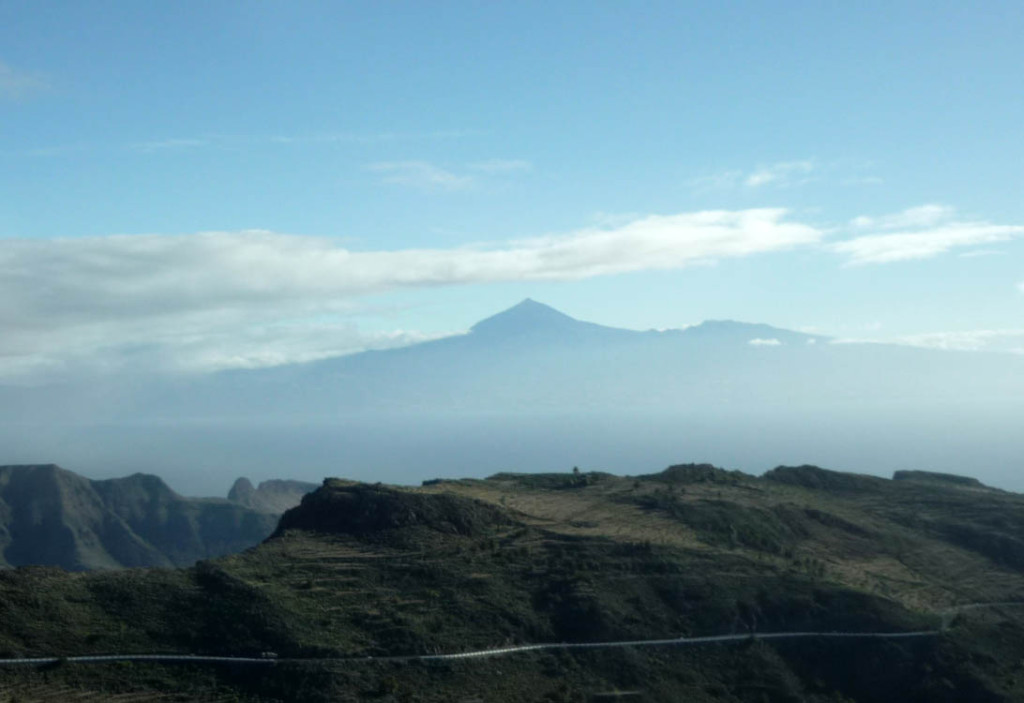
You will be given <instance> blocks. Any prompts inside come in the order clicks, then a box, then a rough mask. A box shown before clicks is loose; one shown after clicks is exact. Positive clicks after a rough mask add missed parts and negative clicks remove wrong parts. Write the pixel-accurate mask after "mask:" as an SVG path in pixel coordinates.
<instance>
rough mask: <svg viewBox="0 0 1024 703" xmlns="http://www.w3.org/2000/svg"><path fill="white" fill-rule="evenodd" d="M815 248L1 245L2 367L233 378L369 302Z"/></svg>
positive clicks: (632, 233) (246, 235)
mask: <svg viewBox="0 0 1024 703" xmlns="http://www.w3.org/2000/svg"><path fill="white" fill-rule="evenodd" d="M821 236H822V234H821V232H820V231H819V230H818V229H816V228H814V227H812V226H809V225H806V224H802V223H799V222H792V221H788V220H787V219H786V211H784V210H779V209H758V210H741V211H705V212H695V213H688V214H680V215H668V216H657V215H654V216H648V217H642V218H638V219H635V220H633V221H631V222H628V223H626V224H623V225H621V226H618V227H606V228H596V227H595V228H587V229H583V230H579V231H576V232H572V233H568V234H563V235H556V236H547V237H539V238H535V239H528V240H520V241H512V242H497V243H480V244H476V245H472V246H465V247H459V248H453V249H405V250H397V251H351V250H349V249H345V248H343V247H342V246H340V245H339V243H338V241H337V240H333V239H329V238H321V237H308V236H292V235H284V234H276V233H273V232H267V231H246V232H206V233H200V234H192V235H136V236H128V235H116V236H106V237H86V238H74V239H71V238H69V239H48V240H25V239H23V240H0V329H3V330H4V334H3V335H2V336H0V367H6V368H8V369H11V368H15V367H18V368H22V367H24V366H25V365H26V364H31V363H33V360H35V361H38V362H40V363H42V361H45V360H49V361H48V362H47V363H50V362H52V363H59V362H60V359H62V358H66V357H69V356H71V355H72V354H74V355H85V356H89V355H98V356H102V355H104V354H111V355H112V354H113V351H112V350H121V352H123V351H124V350H126V349H133V348H141V349H143V350H144V352H145V353H144V354H143V356H146V355H148V356H161V357H162V358H163V357H170V361H168V362H167V364H166V365H169V366H181V365H185V366H188V365H192V366H195V367H197V368H206V367H208V366H210V365H212V366H214V367H218V368H219V367H220V366H222V365H224V363H226V362H225V361H224V360H225V359H231V358H234V357H236V356H239V355H241V357H242V358H239V359H238V360H237V361H238V364H239V365H251V364H253V363H264V362H267V363H269V362H270V361H274V360H280V361H282V362H283V361H286V360H302V359H307V358H310V355H311V354H312V355H313V356H314V357H315V356H317V355H330V354H331V353H338V349H339V348H341V347H345V350H346V351H351V350H354V349H355V348H359V347H360V345H365V344H366V341H365V340H362V339H360V338H358V336H357V335H355V334H354V332H353V331H352V330H351V329H350V330H348V331H346V330H345V329H341V328H338V329H341V331H340V332H337V334H336V335H335V338H332V339H333V341H330V342H327V343H325V344H326V346H324V347H322V348H321V347H318V346H316V345H312V346H311V342H310V341H309V340H310V339H311V337H310V336H309V333H308V330H309V329H310V325H311V324H313V323H314V322H318V321H322V319H323V318H324V316H327V318H328V319H329V320H332V321H333V322H331V324H335V325H337V324H340V323H338V322H337V320H338V319H344V315H345V313H346V312H347V311H348V310H350V309H351V306H352V305H353V304H354V301H356V300H357V299H358V298H359V297H360V296H364V295H368V294H374V293H380V292H383V291H388V290H393V289H399V288H418V287H428V286H438V285H465V284H475V283H490V282H499V281H540V280H572V279H582V278H588V277H593V276H601V275H609V274H619V273H627V272H633V271H642V270H668V269H679V268H684V267H686V266H691V265H696V264H702V263H708V262H712V261H715V260H718V259H723V258H730V257H742V256H748V255H753V254H758V253H766V252H774V251H781V250H786V249H791V248H793V247H799V246H804V245H810V244H815V243H817V242H818V241H819V240H820V239H821ZM339 316H340V317H339ZM253 330H265V331H266V333H265V334H263V333H256V332H253ZM336 331H337V330H336ZM406 334H408V333H406ZM261 335H262V336H261ZM339 335H340V336H339ZM346 335H347V336H346ZM278 337H280V341H275V340H278ZM350 338H351V339H350ZM233 340H241V342H238V343H236V342H235V341H233ZM346 340H349V341H346ZM188 349H203V350H205V351H202V353H200V352H194V353H193V352H188V353H186V352H187V350H188ZM231 349H245V350H246V351H245V352H244V353H243V352H231V351H230V350H231ZM62 350H73V351H69V352H64V351H62ZM224 350H228V351H224ZM121 352H118V353H121ZM214 357H215V360H214V361H210V359H211V358H214ZM189 359H192V361H189ZM204 359H205V361H204ZM260 360H262V361H260Z"/></svg>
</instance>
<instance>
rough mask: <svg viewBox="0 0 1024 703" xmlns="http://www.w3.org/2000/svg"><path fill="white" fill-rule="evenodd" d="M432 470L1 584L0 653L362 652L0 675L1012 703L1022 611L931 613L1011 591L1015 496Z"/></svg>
mask: <svg viewBox="0 0 1024 703" xmlns="http://www.w3.org/2000/svg"><path fill="white" fill-rule="evenodd" d="M427 484H428V485H425V486H423V487H421V488H396V487H389V486H382V485H372V486H371V485H366V484H357V483H353V482H348V481H341V480H336V479H331V480H327V481H325V483H324V485H323V486H322V487H321V488H320V489H319V490H318V491H316V492H315V493H313V494H310V495H309V496H307V497H306V498H305V499H304V500H303V502H302V504H301V505H300V506H298V507H296V508H294V509H292V510H291V511H289V512H288V513H286V514H285V516H284V517H283V518H282V520H281V524H280V526H279V528H278V530H277V532H275V534H274V535H273V537H271V538H270V539H269V540H267V541H266V542H265V543H264V544H262V545H261V546H259V547H258V548H255V549H252V550H250V551H247V552H245V553H243V554H239V555H236V556H231V557H226V558H222V559H218V560H214V561H207V562H202V563H200V564H198V565H197V566H196V567H194V568H191V569H185V570H130V571H123V572H117V573H102V574H77V575H75V574H67V573H64V572H61V571H59V570H53V569H18V570H14V571H8V572H3V573H0V611H2V612H0V653H2V654H3V655H5V656H8V657H12V656H18V655H23V656H30V655H43V654H57V655H64V656H70V655H75V654H84V653H107V652H155V651H161V652H182V653H186V652H187V653H209V654H231V655H249V656H260V655H261V654H262V653H265V652H274V653H276V654H277V656H278V657H281V658H320V657H328V658H330V657H357V658H358V660H357V661H349V662H342V663H337V664H331V663H329V662H313V661H310V662H308V663H286V662H283V661H282V662H281V663H278V664H276V665H273V666H257V667H250V668H241V667H238V666H235V667H231V666H226V667H224V666H222V667H217V666H212V665H204V666H198V665H188V666H186V665H175V666H170V665H166V666H157V665H151V664H150V665H142V664H137V663H136V664H111V665H84V664H82V665H77V664H64V665H60V666H57V667H56V668H53V669H51V670H48V671H44V672H40V671H26V670H19V671H12V670H6V669H3V670H0V687H2V686H14V687H20V688H18V690H23V691H24V690H38V691H40V692H42V693H40V694H39V695H40V696H42V695H43V693H45V691H46V690H49V689H47V688H46V687H47V686H50V687H63V688H61V690H65V689H66V688H67V687H68V686H74V687H78V688H80V689H82V690H83V691H92V692H93V693H94V694H96V693H97V692H103V691H107V692H114V691H119V692H124V691H132V692H135V693H137V692H139V691H148V692H150V693H152V694H153V695H157V694H159V695H169V696H170V695H179V694H182V695H184V694H187V695H188V696H191V697H193V698H194V699H198V700H216V699H217V697H219V696H226V695H230V696H236V697H238V698H239V699H243V700H254V701H255V700H260V701H272V700H280V701H284V700H312V701H317V700H324V701H327V700H332V701H333V700H366V699H372V700H381V701H448V700H463V701H469V700H488V701H521V700H522V701H526V700H543V701H586V700H595V701H597V700H615V699H617V698H621V697H630V698H631V699H633V700H650V701H678V700H693V701H711V700H730V701H758V702H760V701H765V700H767V701H794V702H795V701H821V702H824V701H832V702H836V703H839V702H840V701H842V702H848V701H851V700H854V701H963V700H971V701H1010V700H1020V699H1021V698H1024V672H1022V671H1021V669H1020V662H1021V659H1022V655H1024V620H1022V619H1021V613H1018V612H1016V610H1015V609H1014V608H1013V607H990V608H977V609H967V610H960V611H954V610H951V609H952V608H954V606H958V605H962V604H967V603H978V602H1008V601H1021V602H1024V577H1022V574H1021V565H1020V564H1019V563H1018V561H1017V556H1016V551H1015V550H1016V545H1017V544H1018V542H1019V540H1021V538H1022V537H1024V529H1022V527H1024V522H1022V521H1024V497H1022V496H1018V495H1016V494H1012V493H1006V492H1002V491H995V490H991V489H987V488H984V487H983V486H975V485H973V484H968V483H966V482H960V481H949V480H907V479H905V478H904V479H901V480H899V481H887V480H884V479H878V478H874V477H866V476H865V477H861V476H853V475H848V474H840V473H837V472H830V471H826V470H823V469H819V468H816V467H795V468H780V469H777V470H775V471H772V472H769V474H768V475H766V476H765V477H763V478H755V477H751V476H747V475H744V474H741V473H739V472H730V471H723V470H721V469H717V468H715V467H710V466H703V465H686V466H677V467H671V468H669V469H667V470H666V471H664V472H661V473H659V474H652V475H646V476H641V477H632V478H630V477H616V476H611V475H609V474H603V473H596V472H595V473H591V472H585V471H573V472H570V473H566V474H499V475H497V476H493V477H491V478H490V479H486V480H459V481H443V480H442V481H431V482H427ZM1022 610H1024V609H1022ZM947 625H948V629H944V630H943V627H944V626H947ZM918 630H943V631H942V632H941V634H939V635H937V636H935V637H928V638H920V639H914V640H879V639H851V640H820V639H819V640H813V639H812V640H793V641H771V642H769V641H763V640H758V639H756V638H755V637H753V636H752V637H751V638H750V639H749V641H746V642H741V643H737V644H729V645H707V646H701V647H661V648H620V649H606V650H594V651H583V650H572V651H562V652H538V653H532V654H520V655H514V656H510V657H507V658H495V659H480V660H470V661H462V662H435V663H430V664H427V663H415V662H405V663H395V662H385V661H379V660H378V659H377V658H378V657H382V656H389V655H417V654H430V653H436V652H458V651H465V650H469V649H477V648H487V647H495V646H501V645H504V644H516V643H534V642H562V641H565V642H593V641H607V640H639V639H649V638H671V637H678V636H681V635H690V636H700V635H713V634H724V633H737V634H750V635H756V634H757V633H763V632H778V631H819V632H829V631H840V632H907V631H918ZM367 657H373V658H369V659H368V658H367ZM32 686H36V687H37V688H36V689H32V688H31V687H32ZM26 687H27V688H26ZM54 690H56V689H54ZM133 695H134V694H133Z"/></svg>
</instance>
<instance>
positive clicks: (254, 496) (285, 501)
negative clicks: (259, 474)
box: [228, 476, 317, 515]
mask: <svg viewBox="0 0 1024 703" xmlns="http://www.w3.org/2000/svg"><path fill="white" fill-rule="evenodd" d="M316 488H317V486H316V484H315V483H307V482H305V481H292V480H287V479H271V480H269V481H261V482H260V485H259V486H256V487H254V486H253V485H252V481H250V480H249V479H247V478H245V477H244V476H243V477H242V478H239V479H238V480H236V481H235V482H234V484H233V485H232V486H231V490H230V491H228V500H230V501H231V502H233V503H238V504H239V505H244V506H245V507H247V508H252V509H253V510H257V511H259V512H261V513H271V514H273V515H280V514H281V513H283V512H284V511H286V510H288V509H289V508H292V507H294V506H296V505H298V504H299V501H301V500H302V496H304V495H306V494H307V493H311V492H313V491H315V490H316Z"/></svg>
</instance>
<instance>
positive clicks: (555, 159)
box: [0, 1, 1024, 379]
mask: <svg viewBox="0 0 1024 703" xmlns="http://www.w3.org/2000/svg"><path fill="white" fill-rule="evenodd" d="M552 5H554V7H552ZM1021 36H1024V6H1022V5H1021V4H1020V3H1013V2H989V3H982V4H977V5H970V4H968V3H937V2H885V3H881V2H880V3H871V2H863V3H817V2H807V3H800V2H789V3H763V2H722V3H700V4H692V3H683V2H643V3H640V2H615V3H612V2H608V3H600V2H561V3H555V4H553V3H538V2H517V3H502V4H499V3H484V2H448V3H429V4H428V3H413V2H408V3H400V2H394V3H369V2H366V3H363V2H345V3H342V2H322V3H321V2H287V3H286V2H181V3H173V4H172V3H167V4H155V3H138V2H92V3H78V2H48V3H38V2H16V1H15V2H12V1H8V2H4V3H2V4H0V159H2V162H3V165H4V166H3V168H2V169H0V299H2V300H0V324H2V325H3V327H4V329H5V330H6V331H7V332H6V334H5V335H4V337H5V340H4V341H0V367H2V368H0V378H8V379H13V378H23V377H30V376H33V377H39V378H45V377H48V376H51V375H53V374H60V373H67V372H77V371H89V372H93V371H95V370H97V369H117V370H121V369H123V368H125V367H126V366H131V365H136V366H138V367H139V368H143V369H151V368H161V369H174V370H189V371H194V370H199V371H202V370H209V369H215V368H227V367H232V366H259V365H267V364H275V363H285V362H289V361H297V360H304V359H310V358H318V357H321V356H325V355H330V354H335V353H343V352H349V351H354V350H357V349H361V348H366V347H375V346H387V345H392V344H401V343H406V342H409V341H415V340H418V339H423V338H428V337H430V336H433V335H438V334H443V333H447V332H456V331H461V330H464V329H466V328H467V327H468V326H469V325H471V324H472V323H473V322H475V321H476V320H478V319H480V318H482V317H485V316H487V315H489V314H492V313H494V312H496V311H497V310H500V309H502V308H505V307H508V306H510V305H512V304H514V303H516V302H518V301H519V300H520V299H522V298H524V297H527V296H529V297H533V298H535V299H538V300H542V301H544V302H547V303H549V304H551V305H554V306H555V307H558V308H560V309H562V310H564V311H565V312H567V313H569V314H572V315H574V316H576V317H580V318H583V319H590V320H594V321H597V322H602V323H604V324H610V325H617V326H623V327H632V328H648V327H677V326H682V325H685V324H691V323H696V322H699V321H701V320H703V319H709V318H733V319H741V320H749V321H758V322H768V323H772V324H776V325H779V326H783V327H790V328H797V329H812V330H814V331H816V332H820V333H823V334H828V335H834V336H836V337H842V338H858V339H879V340H889V341H910V342H913V343H918V344H928V345H939V346H956V347H960V348H995V349H1005V350H1012V349H1024V314H1022V313H1024V263H1022V262H1024V197H1022V196H1024V133H1022V125H1024V79H1022V78H1021V76H1022V75H1024V48H1022V46H1024V45H1022V43H1021V41H1020V37H1021Z"/></svg>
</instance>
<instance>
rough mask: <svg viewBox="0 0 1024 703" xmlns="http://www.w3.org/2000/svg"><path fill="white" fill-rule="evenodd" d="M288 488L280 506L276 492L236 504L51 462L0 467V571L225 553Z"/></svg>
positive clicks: (245, 542)
mask: <svg viewBox="0 0 1024 703" xmlns="http://www.w3.org/2000/svg"><path fill="white" fill-rule="evenodd" d="M297 485H298V484H297V483H296V486H297ZM296 486H291V487H290V489H291V494H289V495H290V499H288V500H284V504H282V502H281V501H282V497H283V496H284V495H285V494H284V493H282V494H281V495H280V496H278V503H276V504H275V503H273V502H269V503H268V502H267V499H266V498H265V497H264V498H258V499H257V500H254V501H252V502H250V504H243V503H239V502H234V501H230V500H226V499H223V498H219V499H218V498H186V497H183V496H181V495H178V494H177V493H176V492H175V491H173V490H172V489H171V488H170V487H169V486H168V485H167V484H166V483H164V481H163V479H161V478H160V477H159V476H154V475H151V474H144V473H135V474H132V475H130V476H125V477H121V478H112V479H104V480H90V479H87V478H84V477H83V476H80V475H78V474H76V473H73V472H71V471H67V470H66V469H62V468H61V467H59V466H57V465H56V464H29V465H9V466H0V567H3V566H24V565H52V566H60V567H62V568H65V569H70V570H76V571H78V570H89V569H116V568H122V567H138V566H164V567H169V566H185V565H189V564H192V563H195V562H196V561H197V560H199V559H206V558H210V557H214V556H220V555H224V554H231V553H234V552H238V551H240V550H242V549H245V548H247V547H251V546H253V545H255V544H257V543H259V542H260V541H261V540H262V539H264V538H265V537H266V536H268V535H269V534H270V533H271V532H272V531H273V530H274V528H275V527H276V526H277V518H278V516H279V515H280V513H282V512H284V510H285V509H287V508H288V507H291V505H294V504H295V503H297V502H298V496H297V495H295V492H296V490H297V488H296ZM261 487H262V484H261ZM260 500H262V501H263V503H262V504H261V503H260ZM268 506H272V509H268ZM278 506H280V507H281V509H280V510H277V507H278Z"/></svg>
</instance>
